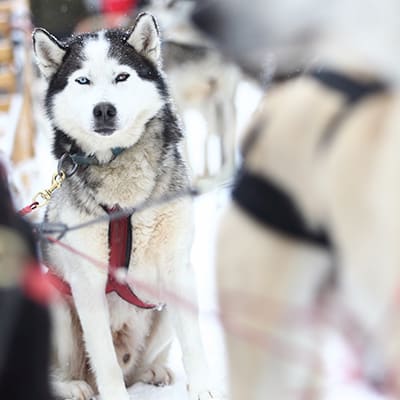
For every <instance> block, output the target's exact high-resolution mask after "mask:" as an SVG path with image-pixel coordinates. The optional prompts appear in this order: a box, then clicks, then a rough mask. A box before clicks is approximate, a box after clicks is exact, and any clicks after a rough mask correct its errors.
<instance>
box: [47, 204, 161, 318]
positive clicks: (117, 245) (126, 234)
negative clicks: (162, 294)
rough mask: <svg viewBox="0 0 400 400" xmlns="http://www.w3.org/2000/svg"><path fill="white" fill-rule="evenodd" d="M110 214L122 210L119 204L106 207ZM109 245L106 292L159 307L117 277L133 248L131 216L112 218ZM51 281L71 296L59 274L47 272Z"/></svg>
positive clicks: (137, 305) (136, 303)
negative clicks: (149, 302)
mask: <svg viewBox="0 0 400 400" xmlns="http://www.w3.org/2000/svg"><path fill="white" fill-rule="evenodd" d="M104 210H105V211H106V212H107V213H108V214H113V213H115V212H119V211H121V208H120V207H119V206H118V205H115V206H114V207H112V208H111V209H108V208H106V207H104ZM108 246H109V249H110V257H109V262H108V263H109V268H110V269H109V272H108V280H107V286H106V293H107V294H108V293H112V292H115V293H117V294H118V296H119V297H121V299H123V300H125V301H127V302H128V303H129V304H132V305H134V306H136V307H139V308H144V309H146V310H150V309H154V308H157V306H155V305H154V304H147V303H145V302H143V301H142V300H140V299H139V297H137V296H136V294H135V293H133V291H132V289H131V288H130V286H129V285H128V284H127V283H121V282H118V281H117V279H116V278H115V275H116V272H117V269H118V268H120V267H122V266H123V267H125V268H128V265H129V261H130V258H131V250H132V227H131V221H130V216H124V217H121V218H117V219H112V220H111V221H110V223H109V225H108ZM47 275H48V278H49V280H50V282H51V283H52V284H53V285H54V287H55V288H56V289H57V290H58V291H59V292H60V293H62V294H64V295H67V296H71V294H72V293H71V287H70V286H69V284H68V283H67V282H65V281H63V280H62V279H61V278H60V277H59V276H58V275H56V274H54V273H53V272H51V271H49V272H48V273H47Z"/></svg>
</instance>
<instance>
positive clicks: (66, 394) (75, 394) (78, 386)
mask: <svg viewBox="0 0 400 400" xmlns="http://www.w3.org/2000/svg"><path fill="white" fill-rule="evenodd" d="M54 386H55V391H56V394H57V397H58V398H62V399H66V400H90V399H91V398H92V397H93V396H94V391H93V389H92V388H91V386H90V385H89V384H88V383H86V382H84V381H69V382H57V383H55V385H54Z"/></svg>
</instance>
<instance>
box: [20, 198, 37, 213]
mask: <svg viewBox="0 0 400 400" xmlns="http://www.w3.org/2000/svg"><path fill="white" fill-rule="evenodd" d="M38 206H39V203H38V202H37V201H34V202H33V203H31V204H29V205H27V206H26V207H24V208H21V210H19V211H18V214H19V215H21V216H22V217H23V216H25V215H27V214H30V213H31V212H32V211H35V210H36V209H37V208H38Z"/></svg>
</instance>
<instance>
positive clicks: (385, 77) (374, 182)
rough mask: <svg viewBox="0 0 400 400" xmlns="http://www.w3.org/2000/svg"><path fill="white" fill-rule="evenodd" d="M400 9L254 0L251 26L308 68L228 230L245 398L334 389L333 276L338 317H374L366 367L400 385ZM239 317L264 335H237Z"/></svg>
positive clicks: (222, 267) (370, 375)
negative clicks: (328, 325) (324, 317)
mask: <svg viewBox="0 0 400 400" xmlns="http://www.w3.org/2000/svg"><path fill="white" fill-rule="evenodd" d="M227 3H228V4H229V6H230V7H232V6H233V3H236V5H237V4H239V2H234V1H232V2H225V4H227ZM252 6H253V7H252ZM399 7H400V5H399V3H398V2H397V1H391V0H387V1H382V2H375V1H368V2H364V1H354V2H352V3H351V4H350V3H349V2H346V1H341V0H336V1H334V2H331V3H330V4H329V6H328V5H327V4H324V6H322V5H321V3H320V2H318V1H312V0H308V1H307V0H304V1H296V2H291V1H282V2H279V4H277V2H274V1H261V0H260V1H256V0H255V1H253V2H250V3H246V8H248V9H249V10H250V11H248V12H249V13H250V14H252V18H253V19H251V20H250V21H251V22H249V21H247V25H248V26H257V27H258V28H260V29H264V32H265V36H263V37H265V38H266V39H265V42H264V43H263V44H262V45H263V46H264V49H265V50H266V51H272V52H273V53H274V54H275V56H277V57H278V63H277V65H281V63H283V64H282V65H285V62H284V61H285V60H292V63H291V64H286V70H288V66H291V67H292V68H293V69H294V70H296V69H297V68H298V67H301V68H303V67H307V71H305V72H304V74H303V76H301V77H300V78H298V79H294V80H288V81H287V82H285V83H282V84H278V85H275V86H273V87H272V88H271V89H270V91H269V92H267V94H266V97H265V99H264V100H263V102H262V104H261V105H260V107H259V110H258V112H257V113H256V115H255V117H254V122H253V123H252V125H251V127H250V128H249V130H248V133H247V137H246V140H245V142H244V155H245V161H244V166H243V171H242V173H241V175H240V177H239V179H238V183H237V187H236V189H235V190H234V193H233V198H234V201H233V202H232V204H231V205H230V207H229V209H228V211H227V213H226V215H225V218H224V220H223V222H222V226H221V229H220V239H219V247H218V249H219V256H218V258H219V260H218V265H219V267H218V270H219V287H220V299H221V305H222V312H223V315H224V316H225V326H226V329H227V332H228V333H227V343H228V350H229V360H230V374H231V376H230V382H231V385H232V398H233V399H234V400H242V399H252V400H254V399H257V400H264V399H280V400H285V399H297V398H315V399H316V398H323V388H324V387H323V385H322V376H321V360H320V358H319V357H320V356H321V343H323V342H322V341H321V339H320V336H321V333H322V332H321V330H319V327H320V325H319V324H318V323H316V322H318V321H315V319H311V318H310V317H312V316H314V317H315V315H318V313H316V311H318V310H319V311H321V310H320V309H321V308H323V306H324V305H326V302H324V301H323V300H324V297H325V295H327V294H328V293H329V291H327V287H330V289H333V290H334V292H335V296H334V297H333V298H331V300H334V302H333V305H331V306H332V307H334V309H335V312H332V313H331V314H330V315H331V317H332V316H334V317H337V316H343V315H346V314H347V315H349V314H350V316H351V319H352V321H353V322H355V325H359V326H360V327H362V329H361V331H359V332H358V333H359V338H362V340H360V342H359V343H358V349H359V355H360V357H361V358H362V359H361V360H360V367H361V372H362V374H363V376H364V378H366V379H367V380H368V381H369V382H370V383H373V384H375V387H376V386H379V387H380V388H381V389H384V390H385V391H386V392H388V393H390V394H391V395H393V396H394V397H393V398H399V396H400V390H399V387H400V385H399V373H400V370H399V351H400V347H399V340H398V339H399V334H400V331H399V324H398V319H397V313H398V309H397V307H398V300H396V299H398V288H399V282H400V272H399V271H400V270H399V265H400V254H399V246H398V240H399V239H398V238H399V232H400V209H399V204H400V192H399V185H398V182H399V179H400V163H399V156H398V148H399V145H400V135H399V126H400V120H399V115H400V112H399V110H400V108H399V107H400V98H399V93H398V84H399V81H400V79H399V78H400V75H399V70H398V65H399V56H398V49H397V47H398V43H400V30H399V16H400V9H399ZM257 21H258V22H259V23H260V24H257V23H256V22H257ZM228 36H229V35H228ZM294 49H295V50H296V52H293V51H291V50H294ZM275 50H276V51H275ZM280 56H281V58H279V57H280ZM279 217H280V218H279ZM293 221H294V222H293ZM332 275H336V277H337V279H336V281H335V282H332V281H331V277H332ZM244 277H246V278H245V279H246V281H245V284H243V279H244ZM330 285H333V286H330ZM238 292H239V293H240V294H241V295H240V296H236V297H233V296H232V294H235V293H236V294H237V293H238ZM229 294H231V295H230V296H229ZM233 299H237V301H236V302H235V301H232V300H233ZM325 300H326V299H325ZM396 305H397V306H396ZM325 311H326V310H325ZM331 311H332V309H331ZM345 320H346V319H345ZM341 322H343V321H341ZM347 322H348V320H347ZM234 326H240V327H241V330H242V331H246V330H248V331H250V332H255V334H254V336H255V339H254V340H250V341H246V340H244V339H243V340H241V339H239V338H237V337H235V336H234V335H233V334H231V331H232V327H234ZM346 327H348V325H346ZM353 327H354V325H353ZM352 333H353V334H354V333H355V332H354V330H353V331H352ZM252 337H253V336H252ZM253 338H254V337H253ZM260 346H261V347H260ZM372 355H373V358H371V356H372Z"/></svg>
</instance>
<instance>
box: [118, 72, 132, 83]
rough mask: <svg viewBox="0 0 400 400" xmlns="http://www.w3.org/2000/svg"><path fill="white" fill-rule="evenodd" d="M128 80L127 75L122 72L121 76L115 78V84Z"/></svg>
mask: <svg viewBox="0 0 400 400" xmlns="http://www.w3.org/2000/svg"><path fill="white" fill-rule="evenodd" d="M128 78H129V74H127V73H126V72H123V73H122V74H118V75H117V77H116V78H115V82H116V83H118V82H124V81H126V80H127V79H128Z"/></svg>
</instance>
